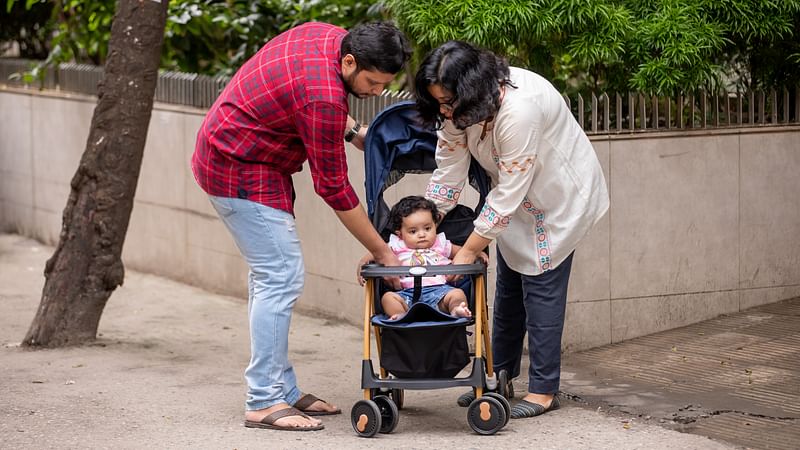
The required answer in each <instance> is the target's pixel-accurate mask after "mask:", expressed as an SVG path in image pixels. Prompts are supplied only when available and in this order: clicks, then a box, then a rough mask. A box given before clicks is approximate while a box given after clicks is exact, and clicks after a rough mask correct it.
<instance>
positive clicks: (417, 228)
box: [399, 209, 436, 248]
mask: <svg viewBox="0 0 800 450" xmlns="http://www.w3.org/2000/svg"><path fill="white" fill-rule="evenodd" d="M399 236H400V239H402V240H403V242H405V243H406V246H408V248H431V247H433V244H434V242H436V222H434V221H433V215H432V214H431V212H430V211H426V210H424V209H422V210H419V211H415V212H413V213H411V214H409V215H408V216H406V217H404V218H403V225H401V226H400V233H399Z"/></svg>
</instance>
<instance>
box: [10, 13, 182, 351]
mask: <svg viewBox="0 0 800 450" xmlns="http://www.w3.org/2000/svg"><path fill="white" fill-rule="evenodd" d="M167 4H168V2H167V1H166V0H164V1H163V2H162V1H159V0H119V1H118V2H117V12H116V14H115V16H114V22H113V24H112V25H111V39H110V41H109V54H108V59H107V61H106V65H105V76H104V79H103V81H101V82H100V84H99V87H98V95H97V97H98V98H97V106H96V107H95V109H94V115H93V116H92V125H91V129H90V131H89V139H88V141H87V143H86V149H85V150H84V152H83V156H82V158H81V162H80V165H79V166H78V170H77V171H76V172H75V175H74V177H73V178H72V183H71V187H72V191H71V192H70V195H69V199H68V200H67V206H66V207H65V208H64V217H63V224H62V228H61V235H60V237H59V242H58V247H56V251H55V253H54V254H53V256H52V257H51V258H50V259H49V260H48V261H47V264H46V265H45V269H44V275H45V279H46V280H45V284H44V289H43V291H42V300H41V303H40V304H39V310H38V311H37V312H36V317H34V319H33V323H31V327H30V329H29V330H28V334H27V335H26V336H25V339H24V341H23V342H22V345H24V346H29V347H30V346H42V347H59V346H65V345H74V344H80V343H84V342H86V341H91V340H93V339H95V337H96V335H97V327H98V324H99V323H100V316H101V315H102V313H103V308H105V305H106V302H107V301H108V298H109V296H111V293H112V292H113V291H114V289H116V288H117V286H120V285H121V284H122V281H123V279H124V277H125V269H124V267H123V265H122V259H121V255H122V245H123V243H124V241H125V233H126V232H127V230H128V222H129V220H130V215H131V209H133V196H134V193H135V192H136V182H137V181H138V179H139V170H140V168H141V164H142V155H143V153H144V144H145V138H146V136H147V127H148V125H149V123H150V114H151V112H152V109H153V94H154V93H155V88H156V81H157V77H158V66H159V61H160V56H161V45H162V43H163V41H164V27H165V25H166V17H167ZM42 125H43V126H48V124H42Z"/></svg>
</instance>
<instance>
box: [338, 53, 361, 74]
mask: <svg viewBox="0 0 800 450" xmlns="http://www.w3.org/2000/svg"><path fill="white" fill-rule="evenodd" d="M357 68H358V63H357V62H356V57H355V56H353V55H352V54H350V53H348V54H346V55H344V56H343V57H342V71H344V70H345V69H347V71H348V72H353V71H355V70H356V69H357Z"/></svg>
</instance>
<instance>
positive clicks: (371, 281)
mask: <svg viewBox="0 0 800 450" xmlns="http://www.w3.org/2000/svg"><path fill="white" fill-rule="evenodd" d="M435 275H464V276H470V277H472V281H473V283H472V291H473V292H472V295H471V296H469V303H470V305H469V306H470V308H471V310H472V311H473V312H474V315H473V319H472V320H470V321H469V322H468V323H466V324H465V325H464V326H468V325H474V326H475V333H474V336H475V342H474V344H475V346H474V348H475V351H474V355H473V356H472V358H471V362H472V369H471V371H470V374H469V375H468V376H466V377H461V378H394V377H390V376H389V373H388V371H387V370H386V369H385V368H383V367H380V370H379V374H376V373H375V370H374V367H373V364H372V358H371V335H372V332H373V331H374V334H375V343H376V347H377V350H378V357H379V358H380V354H381V351H382V345H381V333H382V332H381V327H380V326H377V325H373V324H372V323H371V318H372V316H373V315H374V314H375V313H376V311H377V310H378V309H379V308H380V303H379V299H378V294H379V285H380V280H381V279H382V278H383V277H395V276H399V277H406V276H409V277H413V278H414V283H415V285H419V284H420V283H421V278H422V277H424V276H435ZM361 276H362V277H363V278H364V279H365V280H366V284H365V296H364V343H363V344H364V347H363V360H362V363H361V388H362V389H363V391H364V400H361V401H359V402H357V403H356V404H355V405H354V406H353V409H352V411H351V421H352V424H353V428H354V429H355V431H356V433H358V434H359V435H360V436H363V437H372V436H374V435H375V434H376V433H378V432H381V433H390V432H392V431H394V429H395V427H396V426H397V423H398V420H399V410H400V409H402V407H403V397H404V396H403V389H411V390H427V389H443V388H450V387H458V386H470V387H472V388H473V390H474V392H475V400H474V401H473V402H472V404H470V405H469V408H468V412H467V422H468V423H469V425H470V427H471V428H472V429H473V430H474V431H475V432H477V433H479V434H494V433H496V432H497V431H499V430H500V429H501V428H503V427H504V426H505V425H506V424H507V423H508V419H509V417H510V406H509V404H508V400H506V398H505V397H504V396H503V395H500V394H497V393H494V392H489V391H493V390H495V389H496V388H497V384H498V383H497V378H496V376H495V374H494V372H493V369H492V366H493V362H492V351H491V342H490V336H489V322H488V304H487V301H486V266H485V265H484V264H482V263H475V264H457V265H446V266H414V267H406V266H397V267H389V266H381V265H378V264H367V265H364V266H362V269H361ZM370 328H373V330H372V331H371V330H370ZM384 393H385V394H387V395H384Z"/></svg>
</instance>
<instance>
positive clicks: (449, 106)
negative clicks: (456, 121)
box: [439, 99, 458, 113]
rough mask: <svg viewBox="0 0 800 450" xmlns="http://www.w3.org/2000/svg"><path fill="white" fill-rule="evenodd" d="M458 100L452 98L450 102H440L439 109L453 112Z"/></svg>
mask: <svg viewBox="0 0 800 450" xmlns="http://www.w3.org/2000/svg"><path fill="white" fill-rule="evenodd" d="M457 102H458V100H456V99H452V100H450V101H449V102H440V103H439V110H441V111H442V112H446V113H451V112H453V110H454V109H456V103H457Z"/></svg>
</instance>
